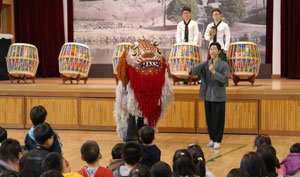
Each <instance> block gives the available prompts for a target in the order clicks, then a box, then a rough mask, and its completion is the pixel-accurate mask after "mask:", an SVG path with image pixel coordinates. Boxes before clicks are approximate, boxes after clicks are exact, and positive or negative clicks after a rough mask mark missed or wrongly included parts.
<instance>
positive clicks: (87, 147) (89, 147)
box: [80, 140, 100, 164]
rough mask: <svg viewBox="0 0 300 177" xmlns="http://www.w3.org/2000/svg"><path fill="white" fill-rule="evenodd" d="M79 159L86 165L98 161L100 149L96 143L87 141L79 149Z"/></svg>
mask: <svg viewBox="0 0 300 177" xmlns="http://www.w3.org/2000/svg"><path fill="white" fill-rule="evenodd" d="M80 152H81V157H82V158H83V160H84V161H85V162H86V163H88V164H93V163H95V162H96V161H97V160H99V156H100V148H99V146H98V144H97V142H96V141H94V140H88V141H86V142H85V143H84V144H83V145H82V146H81V148H80Z"/></svg>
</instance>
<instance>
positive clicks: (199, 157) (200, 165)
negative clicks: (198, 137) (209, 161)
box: [188, 144, 206, 177]
mask: <svg viewBox="0 0 300 177" xmlns="http://www.w3.org/2000/svg"><path fill="white" fill-rule="evenodd" d="M188 151H189V153H190V154H191V156H192V160H193V164H194V166H195V167H196V171H197V174H199V176H200V177H205V174H206V167H205V157H204V153H203V151H202V149H201V147H200V146H199V145H196V144H195V145H193V146H191V145H190V146H189V147H188Z"/></svg>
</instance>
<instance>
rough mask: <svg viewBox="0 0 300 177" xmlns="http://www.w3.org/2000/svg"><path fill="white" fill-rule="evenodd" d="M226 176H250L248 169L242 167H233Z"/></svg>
mask: <svg viewBox="0 0 300 177" xmlns="http://www.w3.org/2000/svg"><path fill="white" fill-rule="evenodd" d="M226 177H250V176H249V174H248V173H247V171H245V170H243V169H241V168H233V169H231V170H230V171H229V173H228V174H227V176H226Z"/></svg>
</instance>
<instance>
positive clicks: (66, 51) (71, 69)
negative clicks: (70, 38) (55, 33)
mask: <svg viewBox="0 0 300 177" xmlns="http://www.w3.org/2000/svg"><path fill="white" fill-rule="evenodd" d="M58 61H59V73H60V74H61V75H63V76H65V77H68V78H87V77H88V74H89V70H90V66H91V62H92V58H91V55H90V48H89V47H88V46H87V45H84V44H79V43H65V44H64V45H63V46H62V48H61V51H60V54H59V57H58Z"/></svg>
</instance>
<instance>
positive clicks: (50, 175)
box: [40, 170, 64, 177]
mask: <svg viewBox="0 0 300 177" xmlns="http://www.w3.org/2000/svg"><path fill="white" fill-rule="evenodd" d="M40 177H64V176H63V175H62V173H61V172H59V171H57V170H48V171H45V172H44V173H42V174H41V176H40Z"/></svg>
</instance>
